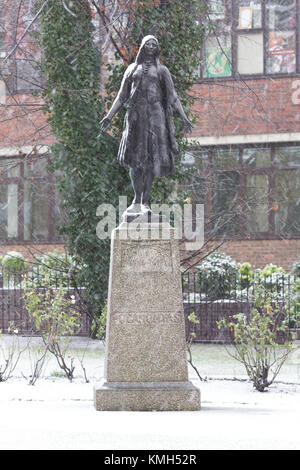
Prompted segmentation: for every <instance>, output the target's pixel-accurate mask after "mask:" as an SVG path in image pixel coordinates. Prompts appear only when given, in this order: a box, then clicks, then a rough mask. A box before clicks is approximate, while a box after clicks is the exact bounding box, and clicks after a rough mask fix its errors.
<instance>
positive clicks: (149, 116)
mask: <svg viewBox="0 0 300 470" xmlns="http://www.w3.org/2000/svg"><path fill="white" fill-rule="evenodd" d="M158 57H159V44H158V40H157V39H156V37H154V36H151V35H149V36H145V37H144V39H143V41H142V43H141V46H140V49H139V52H138V54H137V57H136V60H135V62H134V63H133V64H131V65H129V67H128V68H127V70H126V72H125V74H124V77H123V80H122V84H121V87H120V90H119V92H118V95H117V97H116V99H115V101H114V102H113V104H112V107H111V109H110V111H109V112H108V114H107V115H106V116H105V118H104V119H103V120H102V121H101V130H103V131H105V130H107V129H108V127H109V125H110V123H111V120H112V118H113V117H114V115H115V114H116V113H117V112H118V111H119V109H120V108H121V107H122V106H126V108H127V113H126V116H125V124H124V130H123V135H122V140H121V143H120V147H119V152H118V160H119V163H120V164H121V165H123V166H125V167H127V168H130V178H131V182H132V186H133V189H134V199H133V201H132V204H131V206H130V207H129V208H128V209H127V211H126V212H127V213H141V212H144V211H150V208H149V196H150V191H151V186H152V182H153V178H154V177H155V176H157V177H163V176H167V175H169V174H172V173H175V166H174V157H173V155H176V154H178V146H177V143H176V140H175V126H174V122H173V109H174V110H175V111H177V112H178V113H179V116H180V117H181V119H182V121H183V129H184V131H185V132H191V129H192V124H191V122H190V121H189V119H188V118H187V116H186V114H185V112H184V110H183V107H182V105H181V103H180V101H179V99H178V96H177V94H176V91H175V89H174V84H173V80H172V77H171V74H170V72H169V70H168V69H167V67H166V66H164V65H161V64H160V62H159V58H158Z"/></svg>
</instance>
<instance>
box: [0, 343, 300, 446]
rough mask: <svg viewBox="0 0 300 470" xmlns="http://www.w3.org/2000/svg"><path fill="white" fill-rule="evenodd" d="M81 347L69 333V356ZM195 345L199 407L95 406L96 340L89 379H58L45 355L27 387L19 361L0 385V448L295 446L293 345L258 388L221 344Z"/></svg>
mask: <svg viewBox="0 0 300 470" xmlns="http://www.w3.org/2000/svg"><path fill="white" fill-rule="evenodd" d="M24 341H25V339H24ZM35 341H38V340H37V339H36V340H35ZM85 347H86V344H85V340H82V339H80V338H74V340H73V345H72V351H71V354H72V355H75V354H77V355H78V357H80V358H81V357H82V353H83V351H84V350H85ZM193 349H194V358H195V362H196V364H197V366H198V367H199V371H200V373H201V374H202V376H207V377H208V380H207V381H205V382H200V381H199V380H198V379H197V376H196V374H195V372H194V371H193V369H191V368H190V369H189V372H190V379H191V380H192V381H193V383H194V384H195V385H197V386H199V387H200V389H201V401H202V409H201V411H197V412H99V411H96V410H95V408H94V404H93V386H94V384H95V383H96V382H97V381H98V380H101V378H102V377H103V364H104V350H103V346H102V345H101V343H99V342H98V341H89V344H88V347H87V349H86V352H85V359H84V362H83V363H84V365H85V367H86V370H87V376H88V378H89V380H90V382H89V383H85V381H84V378H83V374H82V370H81V369H80V367H79V365H78V371H77V376H76V377H75V380H74V381H73V382H72V383H70V382H69V381H68V380H67V379H65V378H62V377H57V375H58V373H57V372H58V366H57V365H56V363H55V361H53V360H52V359H51V360H49V362H48V363H47V368H46V370H45V374H44V376H43V377H42V378H41V379H39V380H38V381H37V382H36V385H35V386H30V385H28V384H27V381H26V379H25V378H24V375H27V374H29V373H30V365H28V361H29V359H28V358H27V359H26V358H24V359H23V362H22V361H21V362H20V365H19V367H18V369H17V370H16V372H15V376H14V377H13V378H11V379H10V380H9V381H7V382H3V383H0V413H1V414H0V416H1V419H0V448H1V449H110V450H124V449H126V450H137V449H151V450H154V449H163V450H166V449H167V450H173V449H174V450H188V449H194V450H195V449H300V433H299V423H300V377H299V371H300V369H299V365H300V353H299V350H296V351H295V352H294V353H293V355H292V356H291V357H290V358H289V362H288V363H287V365H286V366H285V368H284V369H283V370H282V373H281V374H280V376H279V377H278V379H277V382H276V383H274V385H272V386H271V387H270V390H269V391H268V392H265V393H260V392H257V391H255V390H254V389H253V387H252V385H251V383H250V382H249V381H248V380H247V377H246V376H245V373H244V371H243V368H242V367H241V366H240V365H239V364H238V363H235V362H234V361H233V360H232V359H231V358H230V357H229V356H227V354H226V352H225V351H224V347H223V346H222V345H203V344H201V345H194V346H193ZM75 375H76V371H75ZM234 378H235V380H234ZM237 379H238V380H237Z"/></svg>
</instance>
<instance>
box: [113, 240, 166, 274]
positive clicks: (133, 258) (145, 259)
mask: <svg viewBox="0 0 300 470" xmlns="http://www.w3.org/2000/svg"><path fill="white" fill-rule="evenodd" d="M141 260H142V263H141ZM121 270H122V271H123V272H129V273H133V272H134V273H159V272H160V273H163V272H172V271H173V266H172V257H171V244H170V242H169V241H166V242H162V241H160V240H159V241H157V240H149V241H145V240H144V241H130V242H122V243H121Z"/></svg>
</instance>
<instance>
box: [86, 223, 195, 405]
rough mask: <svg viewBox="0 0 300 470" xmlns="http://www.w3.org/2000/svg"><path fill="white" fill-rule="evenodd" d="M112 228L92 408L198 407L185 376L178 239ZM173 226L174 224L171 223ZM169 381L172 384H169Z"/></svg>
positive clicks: (193, 390) (172, 235) (185, 364)
mask: <svg viewBox="0 0 300 470" xmlns="http://www.w3.org/2000/svg"><path fill="white" fill-rule="evenodd" d="M120 230H121V229H116V230H115V231H114V233H113V241H112V252H111V267H110V284H109V301H108V318H107V338H106V355H105V384H104V385H103V386H102V387H100V388H98V389H96V391H95V403H96V408H97V409H116V410H117V409H120V410H121V409H136V410H141V409H145V410H146V409H164V410H168V409H170V410H171V409H199V408H200V392H199V390H198V389H197V388H195V387H194V386H193V385H192V384H191V383H190V382H188V368H187V357H186V340H185V323H184V314H183V305H182V289H181V275H180V266H179V252H178V242H177V240H176V239H175V238H174V232H172V229H171V231H170V233H171V235H170V239H169V240H165V239H163V240H160V239H150V240H145V239H143V238H142V237H141V239H139V240H124V238H122V237H121V236H119V233H118V232H119V231H120ZM173 230H174V229H173ZM172 384H173V385H172Z"/></svg>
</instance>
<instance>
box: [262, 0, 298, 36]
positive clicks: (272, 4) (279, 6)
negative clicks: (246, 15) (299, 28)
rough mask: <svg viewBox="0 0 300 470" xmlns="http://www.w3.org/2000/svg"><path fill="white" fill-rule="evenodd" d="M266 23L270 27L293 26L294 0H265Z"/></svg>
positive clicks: (294, 16)
mask: <svg viewBox="0 0 300 470" xmlns="http://www.w3.org/2000/svg"><path fill="white" fill-rule="evenodd" d="M266 24H267V27H268V28H270V29H282V28H295V26H296V1H295V0H266Z"/></svg>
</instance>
